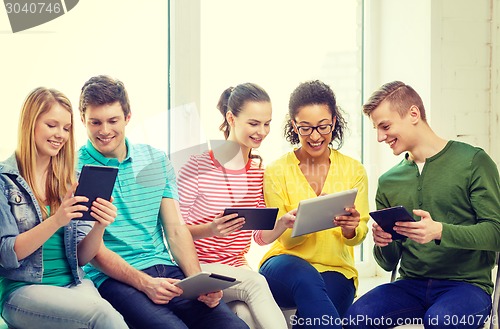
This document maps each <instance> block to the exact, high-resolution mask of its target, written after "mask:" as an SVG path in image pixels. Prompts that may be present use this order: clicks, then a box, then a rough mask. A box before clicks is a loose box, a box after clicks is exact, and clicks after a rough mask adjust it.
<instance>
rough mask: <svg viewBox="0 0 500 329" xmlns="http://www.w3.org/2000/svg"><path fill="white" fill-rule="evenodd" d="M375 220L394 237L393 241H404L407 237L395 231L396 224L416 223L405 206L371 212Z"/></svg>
mask: <svg viewBox="0 0 500 329" xmlns="http://www.w3.org/2000/svg"><path fill="white" fill-rule="evenodd" d="M370 216H371V217H372V218H373V220H374V221H375V222H376V223H377V224H378V225H379V226H380V227H381V228H382V229H383V230H384V231H385V232H387V233H389V234H391V235H392V240H404V239H406V236H404V235H401V234H399V233H397V232H396V231H394V225H395V223H396V222H414V221H415V219H414V218H413V216H412V215H411V214H410V213H409V212H408V210H406V209H405V207H403V206H396V207H391V208H385V209H380V210H376V211H372V212H370Z"/></svg>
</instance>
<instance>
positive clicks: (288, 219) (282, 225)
mask: <svg viewBox="0 0 500 329" xmlns="http://www.w3.org/2000/svg"><path fill="white" fill-rule="evenodd" d="M296 214H297V209H294V210H292V211H289V212H287V213H286V214H284V215H283V216H281V217H280V219H278V220H277V221H276V223H275V224H274V228H273V229H272V230H265V231H261V233H260V234H261V235H260V238H261V239H262V241H263V242H264V243H265V244H269V243H272V242H274V241H275V240H276V239H278V238H279V237H280V236H281V235H282V234H283V232H285V231H286V229H287V228H293V224H294V223H295V215H296Z"/></svg>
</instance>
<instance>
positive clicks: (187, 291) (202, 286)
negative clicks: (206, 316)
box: [174, 272, 241, 299]
mask: <svg viewBox="0 0 500 329" xmlns="http://www.w3.org/2000/svg"><path fill="white" fill-rule="evenodd" d="M240 282H241V281H238V280H236V279H235V278H232V277H229V276H225V275H220V274H216V273H209V272H200V273H197V274H195V275H191V276H189V277H187V278H185V279H183V280H181V281H178V282H176V283H174V285H175V286H177V287H179V288H181V289H182V290H183V293H182V295H181V297H183V298H186V299H197V298H198V296H200V295H203V294H208V293H211V292H215V291H219V290H223V289H226V288H229V287H231V286H234V285H235V284H238V283H240Z"/></svg>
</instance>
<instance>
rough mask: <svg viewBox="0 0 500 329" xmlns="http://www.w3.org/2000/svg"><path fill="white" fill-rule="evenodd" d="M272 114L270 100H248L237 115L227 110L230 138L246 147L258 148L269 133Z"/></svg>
mask: <svg viewBox="0 0 500 329" xmlns="http://www.w3.org/2000/svg"><path fill="white" fill-rule="evenodd" d="M271 116H272V108H271V103H270V102H252V101H247V102H245V104H244V105H243V107H242V108H241V111H240V112H239V113H238V116H235V115H234V114H233V113H232V112H227V114H226V118H227V121H228V123H229V125H230V126H231V129H230V133H229V138H228V140H230V141H233V142H236V143H238V144H239V145H240V147H241V148H242V149H244V153H246V150H245V149H248V150H250V149H252V148H257V147H259V146H260V145H261V143H262V141H263V140H264V138H266V136H267V135H268V134H269V131H270V123H271Z"/></svg>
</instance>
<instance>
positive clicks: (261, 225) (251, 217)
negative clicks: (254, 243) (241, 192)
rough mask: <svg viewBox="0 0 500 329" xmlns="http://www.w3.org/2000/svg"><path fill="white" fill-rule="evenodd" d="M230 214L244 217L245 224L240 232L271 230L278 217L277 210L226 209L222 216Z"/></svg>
mask: <svg viewBox="0 0 500 329" xmlns="http://www.w3.org/2000/svg"><path fill="white" fill-rule="evenodd" d="M230 214H238V217H236V218H239V217H245V224H243V227H242V228H241V229H242V230H272V229H273V228H274V223H276V217H277V216H278V208H226V209H224V216H226V215H230Z"/></svg>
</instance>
